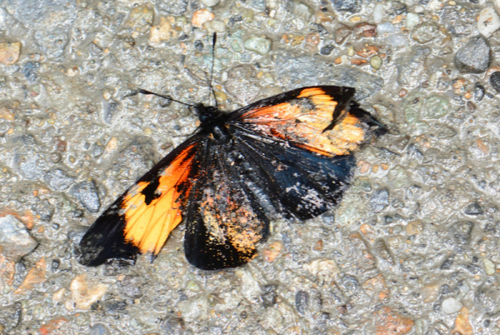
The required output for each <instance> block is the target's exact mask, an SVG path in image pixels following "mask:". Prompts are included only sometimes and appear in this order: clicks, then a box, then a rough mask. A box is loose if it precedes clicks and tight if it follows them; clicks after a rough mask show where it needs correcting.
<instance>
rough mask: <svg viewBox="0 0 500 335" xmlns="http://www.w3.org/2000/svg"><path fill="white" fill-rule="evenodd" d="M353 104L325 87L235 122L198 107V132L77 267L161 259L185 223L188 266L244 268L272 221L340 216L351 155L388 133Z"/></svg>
mask: <svg viewBox="0 0 500 335" xmlns="http://www.w3.org/2000/svg"><path fill="white" fill-rule="evenodd" d="M353 95H354V89H352V88H347V87H338V86H318V87H306V88H301V89H296V90H293V91H289V92H285V93H283V94H279V95H276V96H274V97H270V98H268V99H263V100H261V101H258V102H255V103H253V104H250V105H248V106H246V107H244V108H241V109H239V110H236V111H234V112H232V113H225V112H223V111H220V110H219V109H217V108H215V107H211V106H204V105H202V104H197V105H195V106H194V111H195V113H196V114H197V115H198V117H199V119H200V126H199V128H198V131H197V132H196V133H195V134H194V135H193V136H192V137H191V138H189V139H188V140H186V141H185V142H184V143H183V144H181V145H180V146H179V147H177V148H176V149H174V150H173V151H172V152H171V153H170V154H169V155H167V156H166V157H165V158H164V159H162V160H161V161H160V162H159V163H158V164H157V165H156V166H155V167H153V169H151V171H149V172H148V173H146V174H145V175H144V176H143V177H142V178H140V179H139V180H138V181H137V182H136V184H135V185H134V186H133V187H132V188H130V189H129V190H127V191H126V192H125V193H124V194H123V195H122V196H121V197H119V198H118V199H117V200H116V201H115V203H114V204H113V205H111V207H110V208H108V209H107V210H106V211H105V212H104V213H103V214H102V216H101V217H99V218H98V219H97V220H96V222H95V223H94V224H93V225H92V226H91V228H90V229H89V231H88V232H87V233H86V234H85V236H84V237H83V238H82V241H81V243H80V246H79V251H80V254H81V256H80V262H81V263H82V264H85V265H93V266H95V265H99V264H102V263H104V262H105V261H107V260H108V259H112V258H125V259H132V260H133V259H135V257H136V254H137V253H145V252H150V253H152V254H153V255H157V254H158V253H159V252H160V249H161V247H162V246H163V244H164V243H165V241H166V239H167V237H168V235H169V234H170V232H171V231H172V230H173V229H174V228H175V227H176V226H177V225H178V224H179V223H180V222H181V221H182V220H185V222H186V224H187V226H186V232H185V238H184V249H185V253H186V257H187V259H188V261H189V262H190V263H191V264H193V265H194V266H196V267H198V268H201V269H206V270H213V269H222V268H227V267H236V266H240V265H243V264H245V263H247V262H248V261H250V260H251V259H252V258H254V257H255V255H256V245H257V243H258V242H259V241H262V240H264V239H266V238H267V236H268V235H269V230H270V229H269V225H270V222H271V220H273V219H275V218H276V217H279V216H280V215H284V216H286V217H296V218H298V219H300V220H305V219H310V218H313V217H315V216H318V215H320V214H322V213H324V212H326V211H327V210H329V209H331V208H332V207H334V206H335V205H336V204H337V203H338V201H339V200H340V198H341V196H342V194H343V192H344V191H345V189H346V188H347V187H348V185H349V183H350V181H351V179H352V175H353V169H354V166H355V159H354V156H353V154H352V153H353V151H354V150H355V149H356V148H357V147H359V146H360V145H362V144H363V143H366V142H367V141H368V140H369V139H370V138H371V137H373V136H376V135H379V134H381V133H383V132H384V131H385V128H384V126H383V125H382V124H380V123H379V122H378V121H377V120H376V119H375V118H373V117H372V116H371V115H370V114H368V113H367V112H365V111H363V110H362V109H361V108H359V105H358V104H357V103H355V102H353V101H352V97H353Z"/></svg>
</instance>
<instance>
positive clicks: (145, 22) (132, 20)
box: [127, 5, 154, 33]
mask: <svg viewBox="0 0 500 335" xmlns="http://www.w3.org/2000/svg"><path fill="white" fill-rule="evenodd" d="M153 16H154V9H153V7H152V6H149V5H142V6H138V7H136V8H134V9H132V10H131V11H130V16H129V19H128V21H127V26H129V27H131V28H133V29H135V30H137V31H140V32H143V33H144V32H146V31H147V30H148V29H149V27H151V26H152V25H153Z"/></svg>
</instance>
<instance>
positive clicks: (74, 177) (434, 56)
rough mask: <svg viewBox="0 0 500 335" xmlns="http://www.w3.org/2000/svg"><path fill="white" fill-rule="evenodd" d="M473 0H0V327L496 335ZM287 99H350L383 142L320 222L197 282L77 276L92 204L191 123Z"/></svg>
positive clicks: (494, 191)
mask: <svg viewBox="0 0 500 335" xmlns="http://www.w3.org/2000/svg"><path fill="white" fill-rule="evenodd" d="M496 5H500V3H490V2H485V1H484V0H470V1H469V2H466V1H465V2H461V1H455V0H450V1H447V2H443V1H440V0H430V1H429V0H420V1H416V0H406V1H404V2H398V1H382V2H375V1H372V0H364V1H360V0H333V1H330V0H328V1H327V0H324V1H319V0H304V1H303V2H299V1H293V2H292V1H277V0H267V1H265V0H246V1H234V2H233V1H229V0H222V1H221V2H220V3H219V0H200V1H196V0H191V1H189V0H172V1H167V0H164V1H162V0H157V1H156V2H155V3H153V2H151V3H150V2H146V1H125V0H121V1H109V0H103V1H93V0H88V1H86V0H39V1H33V0H29V1H27V0H8V1H7V2H5V1H3V2H0V152H1V154H0V181H1V184H0V216H1V217H0V251H1V253H0V294H1V295H0V333H5V334H35V333H40V334H95V335H97V334H100V335H104V334H352V335H354V334H432V335H434V334H450V333H452V334H462V335H466V334H500V287H499V285H498V279H499V278H500V275H499V273H500V251H499V250H500V248H499V247H498V244H499V241H500V220H499V204H498V201H497V198H498V195H499V192H500V184H499V183H500V177H499V174H498V172H497V170H498V168H497V166H498V164H499V160H500V156H499V130H500V113H499V111H498V105H499V101H500V100H499V99H498V98H497V96H498V92H500V72H496V71H497V70H499V69H500V68H497V67H496V66H497V64H496V60H495V55H496V54H497V52H496V51H498V50H499V47H500V40H499V38H500V33H499V32H495V31H496V30H497V29H499V28H500V18H499V17H498V14H496V10H495V6H496ZM214 31H215V32H218V42H217V46H216V60H215V76H214V85H215V90H216V93H217V97H218V100H219V103H220V105H221V106H223V108H224V109H226V110H232V109H234V108H237V107H239V106H243V105H245V104H247V103H249V102H251V101H255V100H256V99H260V98H264V97H268V96H271V95H274V94H276V93H279V92H283V91H286V90H290V89H292V88H296V87H301V86H307V85H315V84H336V85H346V86H353V87H356V88H357V90H358V91H357V99H358V101H359V102H360V103H361V105H362V106H363V107H364V108H365V109H366V110H368V111H370V112H371V113H373V114H374V115H377V117H378V118H379V119H380V120H381V121H383V122H384V123H385V124H387V125H388V127H389V129H390V132H389V134H387V135H385V136H383V137H381V138H380V139H379V140H378V141H375V142H374V143H372V144H370V145H368V146H366V147H364V148H363V149H362V150H360V151H359V152H358V153H357V158H358V168H357V170H356V178H355V181H354V183H353V186H352V187H351V188H350V189H349V191H348V192H347V194H346V195H345V196H344V199H343V201H342V203H341V205H340V206H339V207H338V208H336V209H335V210H333V211H331V212H330V213H327V214H325V215H322V216H320V217H318V218H315V219H313V220H309V221H307V222H304V223H300V222H298V223H294V222H290V221H287V220H281V221H277V222H274V223H273V227H272V230H273V233H272V234H271V238H270V239H269V240H268V241H267V242H265V243H262V244H261V246H260V255H259V256H258V257H257V258H256V259H255V260H253V261H252V262H251V263H250V264H249V265H247V266H244V267H242V268H238V269H235V270H225V271H218V272H206V271H201V270H197V269H196V268H194V267H193V266H191V265H189V264H188V263H187V261H186V260H185V257H184V252H183V247H182V239H183V229H184V228H183V227H182V226H181V227H179V228H178V229H177V230H176V231H174V233H173V235H172V236H171V237H170V238H169V240H168V243H167V244H166V246H165V247H164V248H163V251H162V252H161V253H160V255H159V257H158V258H157V259H156V260H155V262H154V263H150V262H149V258H148V257H147V256H143V257H140V258H139V260H138V262H137V264H136V265H135V266H129V267H122V266H119V265H118V264H112V265H107V266H101V267H97V268H87V267H84V266H81V265H80V264H79V263H77V261H76V259H75V257H74V247H75V245H76V244H77V243H78V241H79V239H80V238H81V236H82V234H83V233H84V232H85V231H86V229H87V227H88V226H89V225H90V224H91V223H92V222H93V220H95V218H96V217H97V216H98V214H99V213H100V212H102V210H104V209H105V208H106V207H107V206H108V205H109V204H111V203H112V201H113V200H114V199H115V198H116V197H117V196H118V195H120V194H121V193H122V192H123V191H124V190H125V189H126V188H127V187H128V186H130V185H132V183H133V182H134V181H135V179H136V178H137V177H139V176H141V175H142V174H143V173H144V172H146V171H147V170H148V169H149V168H151V167H152V166H153V164H154V162H156V161H158V160H159V159H160V158H161V157H162V156H164V155H165V154H167V153H168V152H169V151H170V150H172V148H173V147H175V146H176V145H178V144H179V143H180V142H181V141H183V140H184V139H185V138H186V136H188V135H189V134H191V133H192V132H193V131H194V129H195V128H196V121H197V120H196V117H195V116H193V115H192V114H191V112H190V111H189V110H187V109H186V108H184V107H183V106H182V105H179V104H176V103H172V104H171V105H170V106H162V101H161V99H158V98H155V97H151V96H134V97H127V94H129V93H130V92H132V91H133V90H134V89H137V88H144V89H148V90H151V91H155V92H158V93H164V94H167V93H168V94H170V95H172V96H173V97H175V98H177V99H179V100H181V101H186V102H191V103H193V102H203V103H205V104H209V103H210V99H209V92H208V86H207V82H208V76H207V72H209V69H210V65H211V62H212V55H211V39H210V35H211V34H212V33H213V32H214Z"/></svg>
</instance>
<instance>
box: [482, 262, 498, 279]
mask: <svg viewBox="0 0 500 335" xmlns="http://www.w3.org/2000/svg"><path fill="white" fill-rule="evenodd" d="M483 264H484V271H485V272H486V274H487V275H488V276H492V275H494V274H495V264H494V263H493V262H492V261H490V260H489V259H487V258H485V259H483Z"/></svg>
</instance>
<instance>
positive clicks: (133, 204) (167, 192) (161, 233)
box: [79, 136, 203, 266]
mask: <svg viewBox="0 0 500 335" xmlns="http://www.w3.org/2000/svg"><path fill="white" fill-rule="evenodd" d="M202 141H203V139H202V138H200V137H199V136H195V137H193V138H191V139H189V140H187V141H186V142H184V143H183V144H181V145H180V146H179V147H177V148H176V149H175V150H174V151H172V152H171V153H170V154H169V155H167V156H166V157H165V158H164V159H162V160H161V161H160V162H159V163H158V164H157V165H155V167H153V168H152V169H151V170H150V171H149V172H148V173H146V174H145V175H144V176H143V177H142V178H140V179H139V180H138V181H137V182H136V184H135V185H134V186H133V187H131V188H130V189H129V190H127V191H126V192H125V193H124V194H123V195H122V196H121V197H119V198H118V199H117V200H116V201H115V202H114V203H113V204H112V205H111V206H110V207H109V208H108V209H107V210H106V211H105V212H104V213H103V214H102V215H101V216H100V217H99V218H98V219H97V220H96V221H95V222H94V224H93V225H92V226H91V227H90V228H89V230H88V231H87V233H86V234H85V235H84V237H83V238H82V240H81V242H80V247H79V252H80V263H82V264H84V265H91V266H96V265H100V264H102V263H104V262H105V261H106V260H107V259H110V258H121V259H135V255H136V254H137V253H139V252H140V253H145V252H151V253H152V254H154V255H156V254H158V253H159V252H160V250H161V248H162V246H163V245H164V244H165V241H166V239H167V237H168V235H169V234H170V232H171V231H172V230H173V229H174V228H175V227H176V226H177V225H178V224H179V223H180V222H181V221H182V216H183V215H182V214H183V210H184V209H185V205H186V203H187V200H188V197H189V194H190V192H191V188H192V183H193V181H194V180H195V179H196V177H197V171H198V166H199V162H198V159H199V152H200V150H199V149H200V147H201V146H202Z"/></svg>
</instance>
